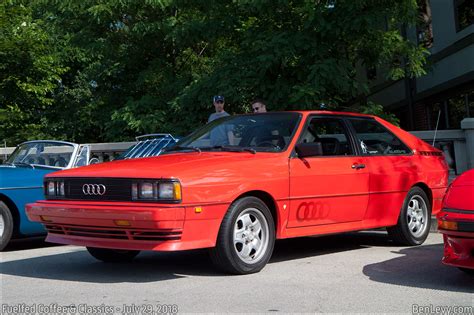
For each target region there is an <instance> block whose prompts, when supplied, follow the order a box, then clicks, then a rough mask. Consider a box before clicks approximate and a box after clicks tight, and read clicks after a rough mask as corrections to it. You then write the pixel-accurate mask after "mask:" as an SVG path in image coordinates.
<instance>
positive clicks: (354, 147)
mask: <svg viewBox="0 0 474 315" xmlns="http://www.w3.org/2000/svg"><path fill="white" fill-rule="evenodd" d="M347 117H350V116H346V115H334V114H327V115H325V114H310V115H308V117H306V121H305V122H304V125H303V129H302V130H301V133H300V135H299V136H298V139H297V140H296V143H295V146H294V147H293V149H292V150H291V153H290V158H298V154H297V153H296V151H295V147H296V145H297V144H299V143H300V141H301V140H302V138H303V134H304V131H305V130H306V128H307V127H308V125H309V122H310V121H311V120H312V119H313V118H334V119H338V120H340V121H341V124H342V127H343V128H344V129H345V131H346V133H347V136H348V139H347V140H348V143H350V145H351V148H352V152H353V154H351V155H323V156H311V157H306V158H305V159H307V158H319V159H321V158H323V159H324V158H341V157H357V156H361V154H359V151H358V148H357V142H356V141H355V136H354V135H353V134H352V130H351V128H350V127H352V126H349V124H348V123H347V122H346V121H345V118H347Z"/></svg>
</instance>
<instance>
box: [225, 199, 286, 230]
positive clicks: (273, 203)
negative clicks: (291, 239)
mask: <svg viewBox="0 0 474 315" xmlns="http://www.w3.org/2000/svg"><path fill="white" fill-rule="evenodd" d="M244 197H256V198H258V199H260V200H262V201H263V202H264V203H265V205H266V206H267V207H268V209H270V213H271V214H272V217H273V224H274V226H275V233H276V234H277V235H276V236H277V237H278V233H279V232H278V231H279V229H278V223H279V220H280V216H279V215H278V211H277V204H276V201H275V199H274V198H273V196H272V195H270V194H269V193H268V192H266V191H263V190H251V191H247V192H245V193H243V194H241V195H239V196H238V197H237V198H235V200H238V199H241V198H244ZM235 200H234V201H235Z"/></svg>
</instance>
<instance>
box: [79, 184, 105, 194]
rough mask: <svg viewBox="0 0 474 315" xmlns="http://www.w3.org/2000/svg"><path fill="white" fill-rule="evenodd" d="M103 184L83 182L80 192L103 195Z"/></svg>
mask: <svg viewBox="0 0 474 315" xmlns="http://www.w3.org/2000/svg"><path fill="white" fill-rule="evenodd" d="M106 190H107V189H106V188H105V185H102V184H84V185H82V192H83V193H84V195H91V196H103V195H104V194H105V191H106Z"/></svg>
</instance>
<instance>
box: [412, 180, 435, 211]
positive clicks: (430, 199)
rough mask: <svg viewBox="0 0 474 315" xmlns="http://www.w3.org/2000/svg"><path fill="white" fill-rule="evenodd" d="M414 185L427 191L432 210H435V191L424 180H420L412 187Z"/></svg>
mask: <svg viewBox="0 0 474 315" xmlns="http://www.w3.org/2000/svg"><path fill="white" fill-rule="evenodd" d="M413 187H419V188H421V189H422V190H423V191H424V192H425V194H426V196H427V197H428V201H429V202H430V207H431V209H430V210H431V211H433V192H432V191H431V188H430V187H429V186H428V185H426V184H425V183H423V182H418V183H416V184H415V185H413V186H412V188H413Z"/></svg>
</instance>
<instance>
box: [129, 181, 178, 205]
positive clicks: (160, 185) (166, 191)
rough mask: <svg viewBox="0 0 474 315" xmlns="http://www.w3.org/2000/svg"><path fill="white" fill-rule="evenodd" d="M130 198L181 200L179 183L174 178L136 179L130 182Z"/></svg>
mask: <svg viewBox="0 0 474 315" xmlns="http://www.w3.org/2000/svg"><path fill="white" fill-rule="evenodd" d="M132 200H143V201H151V200H155V201H181V184H180V183H179V182H178V181H176V180H156V181H152V180H140V181H138V180H137V181H135V182H133V183H132Z"/></svg>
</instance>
